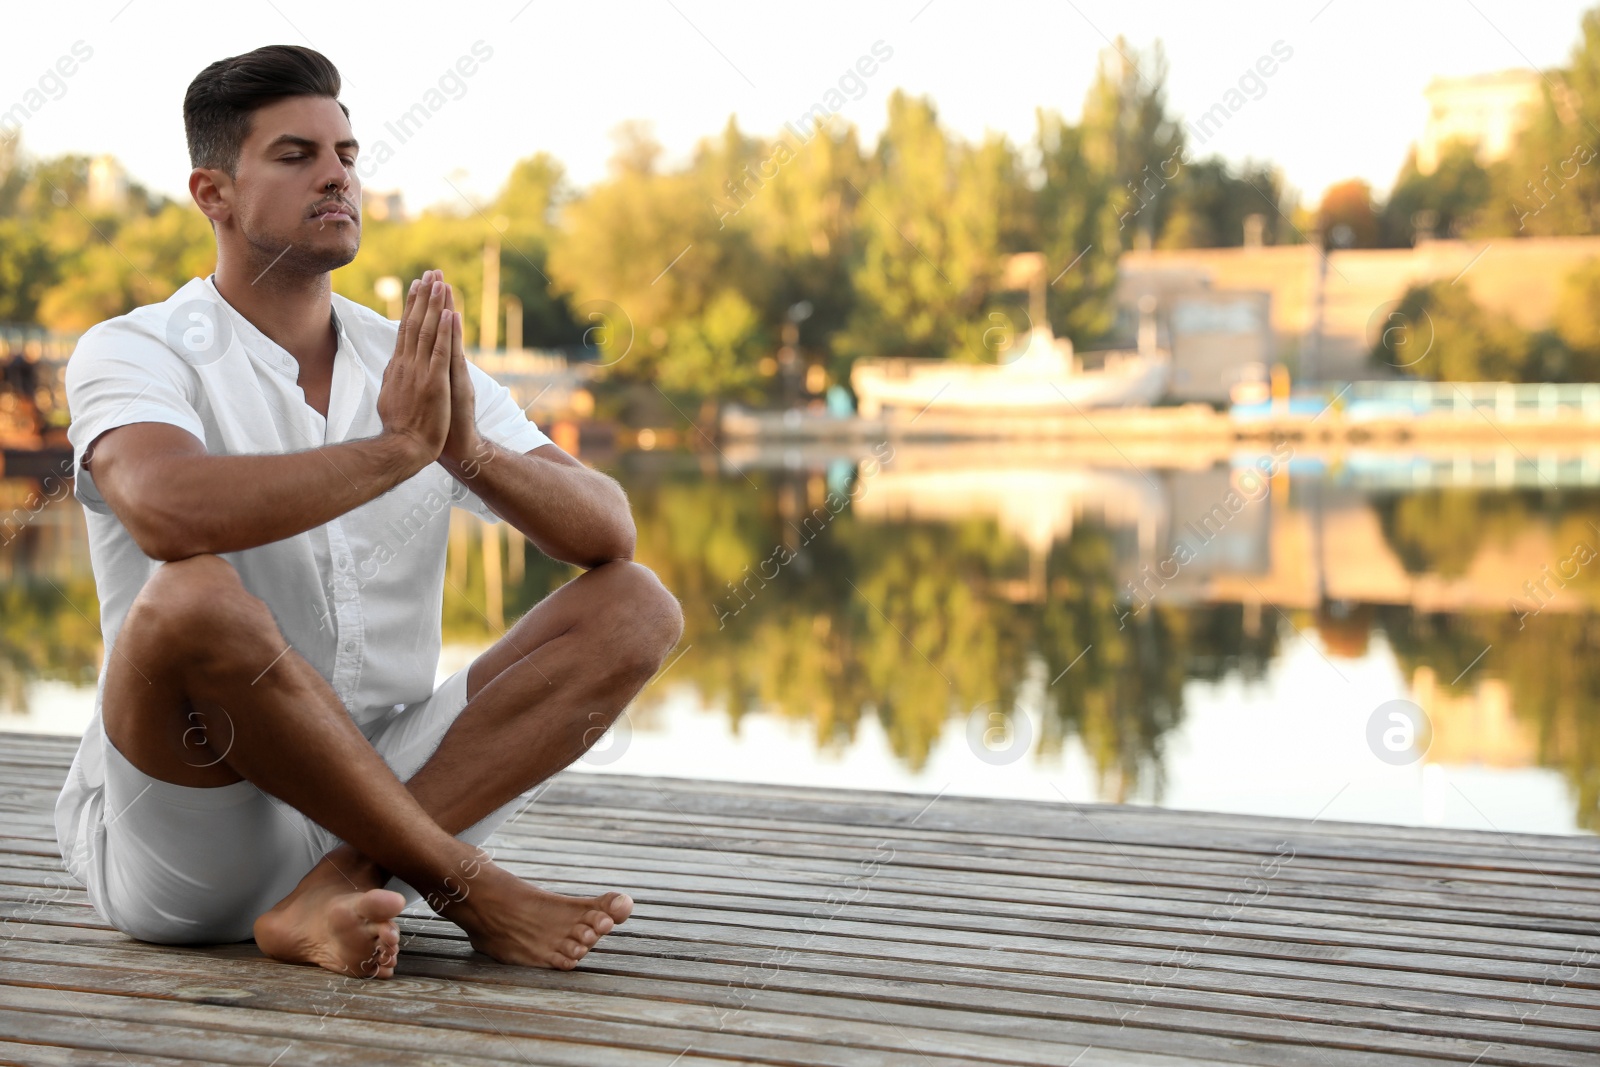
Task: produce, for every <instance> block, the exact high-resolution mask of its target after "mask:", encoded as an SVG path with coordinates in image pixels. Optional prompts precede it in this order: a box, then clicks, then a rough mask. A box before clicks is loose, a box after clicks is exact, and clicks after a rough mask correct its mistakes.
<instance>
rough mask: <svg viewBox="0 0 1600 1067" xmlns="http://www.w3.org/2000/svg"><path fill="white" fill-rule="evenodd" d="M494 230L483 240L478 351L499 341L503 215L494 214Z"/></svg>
mask: <svg viewBox="0 0 1600 1067" xmlns="http://www.w3.org/2000/svg"><path fill="white" fill-rule="evenodd" d="M494 221H495V227H496V229H495V232H494V233H493V234H492V235H491V236H490V237H489V239H488V240H487V241H485V242H483V309H482V312H481V322H480V324H479V326H478V351H480V352H482V353H483V354H484V355H488V354H489V353H491V352H493V351H494V350H495V349H496V348H497V347H499V343H500V227H501V226H502V225H503V224H504V222H505V216H503V215H497V216H495V220H494Z"/></svg>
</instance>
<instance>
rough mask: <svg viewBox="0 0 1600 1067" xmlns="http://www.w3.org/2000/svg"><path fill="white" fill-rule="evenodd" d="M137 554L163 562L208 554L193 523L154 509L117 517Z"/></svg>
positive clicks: (144, 509)
mask: <svg viewBox="0 0 1600 1067" xmlns="http://www.w3.org/2000/svg"><path fill="white" fill-rule="evenodd" d="M118 517H119V518H120V519H121V520H122V525H123V526H124V527H125V528H126V529H127V531H128V535H129V536H130V537H132V538H133V543H134V544H136V545H138V546H139V551H141V552H143V553H144V554H145V555H147V556H149V557H150V558H151V559H154V560H160V561H161V562H162V563H171V562H172V561H173V560H179V559H188V558H189V557H190V556H198V555H199V554H200V553H202V552H206V551H209V549H208V548H207V546H206V545H205V544H204V543H202V542H201V540H200V536H199V533H198V531H196V530H195V529H194V525H193V524H192V523H185V522H181V521H179V520H177V519H176V518H174V517H172V516H169V515H163V514H161V513H159V511H157V510H155V509H153V508H148V507H147V508H143V509H140V510H139V511H138V512H136V513H134V514H132V515H120V514H119V515H118Z"/></svg>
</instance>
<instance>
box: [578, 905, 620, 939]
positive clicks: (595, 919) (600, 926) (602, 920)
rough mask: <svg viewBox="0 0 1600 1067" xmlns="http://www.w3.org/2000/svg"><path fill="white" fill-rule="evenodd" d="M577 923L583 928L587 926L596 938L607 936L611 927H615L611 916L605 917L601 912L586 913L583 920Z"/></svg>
mask: <svg viewBox="0 0 1600 1067" xmlns="http://www.w3.org/2000/svg"><path fill="white" fill-rule="evenodd" d="M579 921H580V922H581V923H582V924H583V925H584V926H587V927H589V928H590V929H591V930H593V931H594V932H595V936H597V937H603V936H604V935H606V934H609V933H610V932H611V929H612V927H614V926H616V925H617V923H616V920H615V919H613V918H611V916H609V915H607V914H606V913H605V912H603V911H591V912H586V913H585V914H584V916H583V918H582V919H580V920H579Z"/></svg>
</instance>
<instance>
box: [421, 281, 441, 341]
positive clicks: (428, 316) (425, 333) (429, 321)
mask: <svg viewBox="0 0 1600 1067" xmlns="http://www.w3.org/2000/svg"><path fill="white" fill-rule="evenodd" d="M443 311H444V285H443V284H442V283H440V282H434V283H433V289H432V291H431V292H430V293H429V296H428V308H427V311H426V312H425V313H424V314H423V316H422V329H421V330H420V331H419V332H418V334H417V355H418V356H419V357H421V358H423V359H428V358H430V355H431V353H432V352H433V349H434V348H435V347H436V345H435V341H436V339H437V338H438V334H439V316H440V315H441V314H442V313H443Z"/></svg>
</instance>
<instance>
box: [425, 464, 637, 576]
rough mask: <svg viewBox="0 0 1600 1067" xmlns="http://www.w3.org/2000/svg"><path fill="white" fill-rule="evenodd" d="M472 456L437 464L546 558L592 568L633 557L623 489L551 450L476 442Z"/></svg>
mask: <svg viewBox="0 0 1600 1067" xmlns="http://www.w3.org/2000/svg"><path fill="white" fill-rule="evenodd" d="M479 441H480V444H479V446H478V447H477V448H476V449H475V450H474V451H473V452H471V453H469V454H470V455H473V456H477V457H479V458H477V459H476V460H471V459H469V460H467V461H466V462H458V461H455V460H452V459H447V458H445V457H444V456H442V455H441V456H440V457H439V463H440V465H441V466H443V467H444V469H445V470H447V471H449V472H450V473H451V475H453V476H454V477H455V479H456V480H457V481H459V482H460V483H461V484H462V485H465V486H466V487H467V488H468V489H471V490H472V491H473V492H474V493H476V494H477V495H478V497H479V498H480V499H482V501H483V502H484V503H485V504H487V505H489V507H490V509H491V510H492V511H494V513H495V514H496V515H499V516H500V517H501V518H502V519H504V520H506V521H507V522H509V523H510V524H511V525H512V526H515V527H516V528H517V529H519V530H521V531H522V532H523V533H524V534H526V535H527V537H528V540H530V541H532V542H533V543H534V544H535V545H536V546H538V548H539V551H541V552H543V553H544V554H545V555H547V556H549V557H550V558H551V559H558V560H560V561H561V562H563V563H572V564H576V565H577V566H579V567H584V568H589V567H598V566H599V565H600V564H602V563H609V562H611V561H612V560H617V559H632V558H633V547H634V536H635V532H634V526H633V515H632V513H631V512H630V511H629V509H628V497H627V494H625V493H624V492H623V491H622V486H620V485H618V484H617V483H616V482H615V481H614V480H613V479H611V478H608V477H606V476H605V475H604V474H601V473H600V472H599V471H596V470H590V469H589V468H588V467H585V466H584V465H583V464H582V463H579V462H578V461H577V460H576V459H573V458H572V456H570V455H568V454H567V453H566V452H563V451H562V450H561V449H560V448H558V447H557V446H555V445H541V446H540V447H538V448H536V449H534V450H533V451H532V452H527V453H520V452H512V451H510V450H509V449H505V448H501V447H500V446H499V445H497V444H495V443H494V442H492V441H486V440H483V439H481V438H480V439H479Z"/></svg>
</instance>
